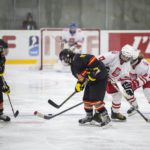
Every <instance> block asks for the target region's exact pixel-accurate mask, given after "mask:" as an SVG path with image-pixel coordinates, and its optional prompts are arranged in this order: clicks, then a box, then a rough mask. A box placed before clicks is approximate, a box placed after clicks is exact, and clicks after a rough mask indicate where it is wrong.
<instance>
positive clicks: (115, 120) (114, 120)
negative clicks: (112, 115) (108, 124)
mask: <svg viewBox="0 0 150 150" xmlns="http://www.w3.org/2000/svg"><path fill="white" fill-rule="evenodd" d="M111 121H112V122H126V121H127V119H126V120H119V119H111Z"/></svg>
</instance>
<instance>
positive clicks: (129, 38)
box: [108, 32, 150, 58]
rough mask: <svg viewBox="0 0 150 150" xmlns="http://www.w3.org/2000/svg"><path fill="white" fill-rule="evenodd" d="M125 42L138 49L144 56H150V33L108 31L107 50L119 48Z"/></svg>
mask: <svg viewBox="0 0 150 150" xmlns="http://www.w3.org/2000/svg"><path fill="white" fill-rule="evenodd" d="M125 44H130V45H132V46H134V47H135V48H137V49H140V50H141V52H142V53H143V54H144V56H145V57H146V58H150V33H149V32H145V33H144V32H142V33H138V32H137V33H127V32H124V33H123V32H120V33H118V32H117V33H109V46H108V47H109V50H112V51H114V50H120V49H121V48H122V47H123V46H124V45H125Z"/></svg>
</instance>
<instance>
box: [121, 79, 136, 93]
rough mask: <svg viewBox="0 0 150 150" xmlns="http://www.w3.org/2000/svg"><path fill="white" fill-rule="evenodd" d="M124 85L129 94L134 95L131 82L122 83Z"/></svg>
mask: <svg viewBox="0 0 150 150" xmlns="http://www.w3.org/2000/svg"><path fill="white" fill-rule="evenodd" d="M122 87H123V88H124V90H125V92H126V93H127V94H128V95H130V96H133V95H134V92H133V89H132V85H131V82H124V83H123V84H122Z"/></svg>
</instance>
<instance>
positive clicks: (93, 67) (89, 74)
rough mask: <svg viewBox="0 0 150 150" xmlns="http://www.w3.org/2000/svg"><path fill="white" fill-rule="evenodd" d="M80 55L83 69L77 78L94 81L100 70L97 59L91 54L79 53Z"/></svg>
mask: <svg viewBox="0 0 150 150" xmlns="http://www.w3.org/2000/svg"><path fill="white" fill-rule="evenodd" d="M80 57H81V59H83V63H84V65H85V69H84V70H83V71H82V72H80V73H79V75H78V79H79V80H81V81H82V80H85V79H88V80H90V81H95V80H96V78H97V76H98V74H99V73H100V72H101V68H100V65H99V60H98V59H97V58H96V57H95V56H93V55H80Z"/></svg>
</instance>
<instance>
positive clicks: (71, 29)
mask: <svg viewBox="0 0 150 150" xmlns="http://www.w3.org/2000/svg"><path fill="white" fill-rule="evenodd" d="M76 29H77V24H76V23H75V22H72V23H70V24H69V32H70V33H71V34H75V33H76Z"/></svg>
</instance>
